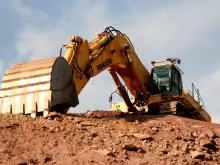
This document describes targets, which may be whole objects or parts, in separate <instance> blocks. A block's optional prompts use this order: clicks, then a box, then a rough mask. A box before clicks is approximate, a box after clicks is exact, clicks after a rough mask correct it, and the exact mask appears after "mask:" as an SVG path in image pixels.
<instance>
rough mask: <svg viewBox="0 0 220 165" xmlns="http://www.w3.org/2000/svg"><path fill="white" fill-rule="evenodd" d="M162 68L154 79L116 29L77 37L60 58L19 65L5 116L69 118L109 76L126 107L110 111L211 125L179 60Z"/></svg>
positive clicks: (5, 89)
mask: <svg viewBox="0 0 220 165" xmlns="http://www.w3.org/2000/svg"><path fill="white" fill-rule="evenodd" d="M63 48H66V52H65V56H64V57H63V56H62V52H63ZM163 62H165V64H162V62H152V64H153V68H152V71H151V73H149V71H148V70H147V69H146V68H145V66H144V65H143V64H142V62H141V60H140V59H139V58H138V56H137V54H136V52H135V50H134V47H133V45H132V43H131V41H130V40H129V38H128V37H127V36H126V35H125V34H123V33H121V32H120V31H119V30H116V29H114V28H113V27H111V26H110V27H107V28H105V30H104V31H103V32H102V33H101V34H99V35H98V36H97V38H96V39H94V40H93V41H91V42H88V41H87V40H86V39H83V38H81V37H79V36H73V37H71V39H70V43H69V44H64V45H63V46H62V47H61V50H60V55H59V56H56V57H53V58H47V59H39V60H36V61H31V62H26V63H21V64H16V65H14V66H11V67H10V68H9V69H8V70H7V71H6V72H5V74H4V76H3V79H2V84H1V91H0V112H1V113H9V114H29V115H31V117H33V118H35V117H36V116H37V115H39V114H43V116H47V115H48V114H49V113H50V112H52V111H56V112H59V113H64V114H65V113H67V112H68V109H69V108H70V107H76V106H77V105H78V104H79V100H78V95H79V94H80V92H81V91H82V89H83V88H84V87H85V86H86V84H87V83H88V81H89V80H90V79H91V78H92V77H95V76H96V75H98V74H99V73H101V72H102V71H104V70H108V71H109V73H110V75H111V76H112V79H113V80H114V82H115V84H116V87H117V93H118V94H119V95H120V96H121V97H122V98H123V102H119V103H114V104H112V109H111V111H122V112H126V113H138V114H155V115H156V114H161V113H166V114H175V115H179V116H184V117H189V118H194V119H199V120H203V121H208V122H211V117H210V116H209V114H208V113H207V111H206V110H205V108H204V106H202V105H201V104H200V102H198V101H196V99H194V96H193V95H192V94H191V93H190V92H189V91H184V90H183V85H182V78H181V71H180V69H178V67H177V65H175V63H176V62H180V60H179V59H174V58H170V59H167V60H165V61H163ZM119 76H120V77H121V78H122V80H123V81H124V83H125V85H123V84H122V83H121V81H120V79H119ZM126 88H127V89H128V90H129V92H130V94H131V95H132V96H133V98H130V97H129V94H128V91H127V90H126ZM196 92H197V93H198V90H196ZM111 100H112V95H111V97H110V101H111Z"/></svg>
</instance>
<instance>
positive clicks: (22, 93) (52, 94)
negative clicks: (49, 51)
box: [0, 57, 79, 118]
mask: <svg viewBox="0 0 220 165" xmlns="http://www.w3.org/2000/svg"><path fill="white" fill-rule="evenodd" d="M78 104H79V100H78V95H77V92H76V88H75V83H74V80H73V75H72V72H71V68H70V66H69V64H68V63H67V61H66V59H65V58H64V57H53V58H47V59H43V60H37V61H31V62H26V63H22V64H16V65H14V66H12V67H10V68H9V69H8V70H7V71H6V73H5V75H4V77H3V80H2V84H1V90H0V112H1V113H9V114H31V117H33V118H35V117H36V116H37V115H38V114H39V113H43V116H47V115H48V113H49V112H50V111H57V112H60V113H66V112H67V110H68V109H69V107H75V106H76V105H78Z"/></svg>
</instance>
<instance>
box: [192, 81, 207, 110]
mask: <svg viewBox="0 0 220 165" xmlns="http://www.w3.org/2000/svg"><path fill="white" fill-rule="evenodd" d="M194 91H195V92H196V94H197V98H198V102H199V104H200V102H201V103H202V104H200V105H201V106H202V107H204V102H203V99H202V96H201V95H200V93H199V89H197V88H196V86H195V85H194V83H192V96H193V98H195V96H194Z"/></svg>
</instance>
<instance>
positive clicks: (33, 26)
mask: <svg viewBox="0 0 220 165" xmlns="http://www.w3.org/2000/svg"><path fill="white" fill-rule="evenodd" d="M14 2H16V3H14V4H13V5H12V6H13V8H14V9H16V11H17V13H18V14H20V15H21V17H22V19H23V26H22V27H21V29H20V33H19V34H18V36H17V51H18V54H19V56H22V57H27V58H29V60H33V59H39V58H46V57H50V56H56V55H58V53H59V49H60V47H61V46H62V44H64V43H68V40H69V38H70V36H71V35H79V36H81V37H83V38H85V39H88V40H91V39H94V38H95V37H96V35H97V34H98V33H100V32H102V31H103V30H104V28H105V27H106V26H109V25H114V26H115V27H116V28H118V29H119V30H121V31H122V32H125V33H126V34H127V35H128V36H129V37H130V39H131V41H132V43H133V44H134V46H135V50H136V52H137V54H138V56H139V57H140V59H141V60H142V62H143V63H144V64H145V65H146V66H147V67H148V69H150V68H149V65H150V61H152V60H157V59H161V58H167V56H179V54H181V56H183V54H184V53H183V52H187V51H188V48H189V47H191V46H192V45H194V44H195V43H196V42H198V41H199V40H200V39H201V37H202V36H203V35H205V34H206V32H207V31H208V30H209V28H210V27H213V26H215V25H219V22H220V15H219V14H218V6H219V4H220V1H212V2H213V3H211V2H208V1H200V2H199V3H198V2H192V1H179V2H178V3H176V4H173V5H171V6H166V7H161V6H159V5H158V8H157V9H155V10H152V11H147V10H145V11H140V10H139V9H138V8H133V9H132V8H129V9H130V10H129V12H128V13H127V14H126V16H127V17H126V21H124V20H123V19H121V17H120V13H119V14H118V15H117V16H116V14H114V13H111V9H110V8H108V6H107V5H106V1H78V2H74V3H72V4H71V3H70V4H68V9H66V10H64V11H63V12H62V14H61V15H60V16H59V17H58V18H55V19H54V18H52V17H50V16H48V15H47V14H45V13H44V12H43V11H37V10H34V9H30V8H29V7H27V6H25V5H24V4H23V3H22V2H23V1H21V0H20V1H14ZM141 5H146V4H145V3H144V2H140V6H141ZM117 7H120V6H117ZM114 16H116V17H114ZM25 20H26V21H25ZM191 55H192V54H190V53H188V54H186V55H184V57H186V59H187V60H190V57H189V56H191ZM193 62H195V61H192V63H193ZM190 65H191V64H190ZM190 67H194V65H192V66H190ZM195 76H196V75H195ZM211 76H214V77H216V75H211ZM186 77H187V75H186ZM186 80H187V79H186ZM184 83H186V82H184ZM187 84H188V80H187ZM212 85H213V86H215V87H214V88H217V87H218V86H217V85H218V84H217V83H216V84H212ZM200 86H201V87H202V86H205V85H202V84H201V85H200ZM103 89H105V90H103ZM113 89H114V84H113V81H112V79H111V77H110V76H109V75H108V73H107V72H105V73H102V74H101V75H99V76H97V77H95V78H93V79H92V80H91V81H90V82H89V84H88V85H87V86H86V87H85V89H84V90H83V92H82V93H81V94H80V96H79V97H80V105H79V106H78V107H77V108H76V109H84V108H88V109H90V108H94V109H96V108H103V109H105V108H108V107H109V105H108V94H110V93H111V92H112V91H113ZM202 91H203V92H202V96H204V95H206V97H204V100H205V102H209V104H210V101H209V98H211V97H212V95H213V92H215V91H213V90H210V91H209V92H211V93H212V94H209V93H208V91H207V92H204V88H203V89H202ZM216 103H217V101H216ZM216 103H215V104H213V106H210V107H209V108H210V109H212V110H211V111H213V112H217V110H216V109H215V107H217V106H218V105H217V104H216ZM219 115H220V113H219Z"/></svg>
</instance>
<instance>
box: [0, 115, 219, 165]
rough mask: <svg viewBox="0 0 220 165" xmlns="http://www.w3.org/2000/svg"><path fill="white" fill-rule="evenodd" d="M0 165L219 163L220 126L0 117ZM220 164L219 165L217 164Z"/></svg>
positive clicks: (171, 120) (158, 119)
mask: <svg viewBox="0 0 220 165" xmlns="http://www.w3.org/2000/svg"><path fill="white" fill-rule="evenodd" d="M0 120H1V122H0V136H1V138H0V158H1V159H0V164H4V165H7V164H10V165H13V164H15V165H18V164H19V165H29V164H30V165H32V164H51V165H52V164H59V165H60V164H63V165H71V164H77V165H80V164H83V165H87V164H89V165H90V164H99V165H102V164H103V165H107V164H126V165H127V164H131V165H145V164H146V165H147V164H152V165H153V164H157V165H160V164H167V165H168V164H169V165H172V164H175V165H176V164H182V165H187V164H190V165H191V164H210V165H211V164H212V165H214V164H218V162H220V150H219V148H220V125H217V124H211V123H206V122H201V121H195V120H190V119H185V118H180V117H174V116H140V115H136V116H133V117H132V116H123V117H108V118H101V119H97V118H88V117H84V116H83V115H78V116H77V115H74V116H73V115H66V116H64V115H62V116H60V117H56V118H55V119H54V120H49V119H44V118H43V117H38V118H36V119H32V118H30V117H29V116H20V115H2V114H0ZM219 164H220V163H219Z"/></svg>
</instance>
